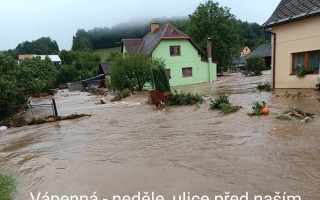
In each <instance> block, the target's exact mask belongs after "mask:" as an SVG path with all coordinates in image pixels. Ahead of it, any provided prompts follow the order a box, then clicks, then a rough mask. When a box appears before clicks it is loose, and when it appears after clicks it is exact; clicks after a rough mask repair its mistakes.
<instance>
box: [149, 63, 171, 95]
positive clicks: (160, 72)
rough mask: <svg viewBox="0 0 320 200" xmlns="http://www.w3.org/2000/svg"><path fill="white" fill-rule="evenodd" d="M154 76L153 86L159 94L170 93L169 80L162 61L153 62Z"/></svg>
mask: <svg viewBox="0 0 320 200" xmlns="http://www.w3.org/2000/svg"><path fill="white" fill-rule="evenodd" d="M152 75H153V85H154V87H155V89H156V90H157V91H158V92H170V84H169V79H168V76H167V74H166V69H165V64H164V62H163V61H162V60H158V59H155V60H153V65H152Z"/></svg>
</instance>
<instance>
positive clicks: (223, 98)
mask: <svg viewBox="0 0 320 200" xmlns="http://www.w3.org/2000/svg"><path fill="white" fill-rule="evenodd" d="M222 104H230V102H229V97H228V96H227V95H226V94H220V95H219V97H217V98H215V99H214V100H211V104H210V107H209V109H210V110H213V109H221V108H222Z"/></svg>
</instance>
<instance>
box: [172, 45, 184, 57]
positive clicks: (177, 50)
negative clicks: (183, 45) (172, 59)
mask: <svg viewBox="0 0 320 200" xmlns="http://www.w3.org/2000/svg"><path fill="white" fill-rule="evenodd" d="M170 56H181V51H180V46H170Z"/></svg>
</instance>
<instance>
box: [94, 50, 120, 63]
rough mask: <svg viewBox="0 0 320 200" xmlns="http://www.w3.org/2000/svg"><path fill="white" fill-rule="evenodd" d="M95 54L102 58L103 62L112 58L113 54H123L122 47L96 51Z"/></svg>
mask: <svg viewBox="0 0 320 200" xmlns="http://www.w3.org/2000/svg"><path fill="white" fill-rule="evenodd" d="M94 53H95V54H96V55H99V56H101V59H102V60H107V59H108V58H109V57H110V55H111V53H121V47H114V48H107V49H97V50H95V51H94Z"/></svg>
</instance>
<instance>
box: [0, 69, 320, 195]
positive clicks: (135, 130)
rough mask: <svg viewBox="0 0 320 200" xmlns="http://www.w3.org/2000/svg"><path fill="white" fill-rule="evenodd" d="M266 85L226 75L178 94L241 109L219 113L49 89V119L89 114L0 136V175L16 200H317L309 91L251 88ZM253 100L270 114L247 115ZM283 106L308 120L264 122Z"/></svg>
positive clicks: (319, 175)
mask: <svg viewBox="0 0 320 200" xmlns="http://www.w3.org/2000/svg"><path fill="white" fill-rule="evenodd" d="M268 80H269V81H270V75H269V74H266V75H264V76H262V77H250V78H243V77H242V76H241V75H239V74H235V75H232V76H226V77H221V78H220V80H218V81H217V82H215V83H208V84H201V85H198V86H190V87H184V88H183V87H182V88H183V89H184V90H187V91H194V90H198V91H200V92H199V93H202V94H203V95H205V97H206V98H207V99H209V98H212V97H215V96H216V94H217V93H218V92H226V93H228V94H229V95H230V101H231V102H232V103H233V104H235V105H240V106H242V107H243V108H242V109H240V110H239V111H238V112H237V113H234V114H231V115H226V116H222V115H221V114H219V113H218V111H209V110H208V105H207V104H203V105H201V106H200V108H199V109H198V110H196V111H195V110H194V107H193V106H186V107H167V108H165V109H163V110H158V109H156V108H155V107H154V106H150V105H147V104H146V103H145V101H146V97H145V96H146V95H145V94H139V95H137V96H136V95H134V96H131V97H129V98H126V99H123V100H122V101H120V102H114V103H108V102H107V103H106V104H96V103H97V102H99V101H100V99H101V98H109V97H101V96H100V97H99V96H98V97H97V96H88V94H87V93H81V92H74V93H69V92H59V93H58V94H56V102H57V106H58V108H59V112H60V113H59V114H61V115H69V114H72V113H87V114H91V115H92V116H91V117H90V118H87V119H85V120H84V119H75V120H72V121H59V122H53V123H50V124H45V125H36V126H28V127H23V128H16V129H12V130H5V131H2V132H0V172H1V173H6V174H10V175H13V176H14V177H16V178H17V179H18V180H19V191H18V195H17V198H16V199H18V200H20V199H21V200H22V199H24V200H25V199H31V198H30V195H29V193H30V192H33V193H37V192H46V191H49V192H50V193H51V194H57V195H64V194H66V195H70V194H78V195H80V194H86V195H92V193H93V192H94V191H97V192H98V193H97V195H98V197H99V199H102V198H107V197H109V198H110V197H111V195H116V194H119V195H124V194H129V195H134V194H136V193H137V192H138V191H141V192H143V191H150V192H151V191H154V192H156V193H157V194H162V195H164V196H165V197H166V199H172V197H171V196H172V195H174V194H175V195H178V194H181V193H182V192H183V191H189V192H192V193H195V194H207V195H209V196H213V195H217V194H224V192H225V191H229V192H230V193H232V194H244V193H245V192H246V191H248V192H249V193H250V194H264V195H266V194H274V192H275V191H280V192H285V191H286V192H287V193H290V194H298V195H301V196H302V199H303V200H318V199H319V198H320V194H319V186H320V165H319V163H320V145H319V144H320V134H319V130H320V120H319V115H320V103H319V102H318V101H317V98H319V96H320V95H319V92H317V91H314V90H300V91H301V92H303V93H305V94H307V95H308V97H304V98H284V97H281V96H282V95H283V94H285V92H286V90H276V91H275V92H273V93H270V92H261V93H260V92H259V91H258V90H256V85H257V83H260V82H265V81H268ZM196 88H198V89H196ZM201 91H202V92H201ZM290 92H291V93H296V92H297V90H292V91H291V90H290ZM277 95H279V97H277ZM262 100H264V101H266V102H267V104H268V107H269V108H270V113H271V114H270V115H269V116H261V117H249V116H247V113H248V112H250V111H251V107H252V104H253V102H255V101H262ZM290 107H298V108H300V109H302V110H304V111H306V112H311V113H314V114H316V117H315V118H314V120H313V121H312V122H310V123H300V122H298V121H295V120H293V121H281V120H277V119H274V117H275V116H277V115H279V114H281V113H282V112H283V111H285V110H287V109H288V108H290ZM169 197H170V198H169Z"/></svg>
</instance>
